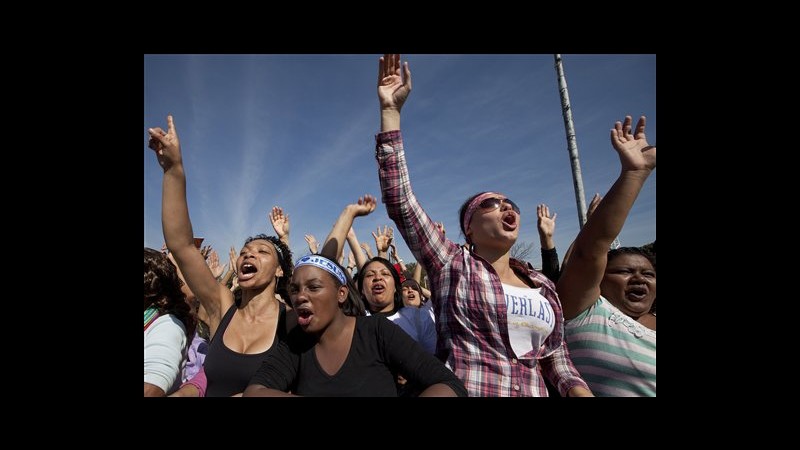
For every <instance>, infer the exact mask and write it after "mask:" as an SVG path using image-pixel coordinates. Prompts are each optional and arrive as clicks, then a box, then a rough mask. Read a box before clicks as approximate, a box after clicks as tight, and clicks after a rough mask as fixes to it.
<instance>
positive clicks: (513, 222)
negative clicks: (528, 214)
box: [501, 212, 517, 231]
mask: <svg viewBox="0 0 800 450" xmlns="http://www.w3.org/2000/svg"><path fill="white" fill-rule="evenodd" d="M501 220H502V221H503V229H505V230H509V231H512V230H516V229H517V215H516V214H514V213H513V212H507V213H505V214H503V217H502V219H501Z"/></svg>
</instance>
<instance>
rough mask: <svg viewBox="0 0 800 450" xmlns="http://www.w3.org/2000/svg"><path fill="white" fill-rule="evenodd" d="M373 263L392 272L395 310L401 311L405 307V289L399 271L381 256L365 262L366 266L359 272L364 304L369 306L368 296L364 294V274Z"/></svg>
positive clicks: (359, 285)
mask: <svg viewBox="0 0 800 450" xmlns="http://www.w3.org/2000/svg"><path fill="white" fill-rule="evenodd" d="M373 262H379V263H381V264H383V265H384V266H386V268H387V269H389V272H391V274H392V278H393V279H394V310H395V311H397V310H399V309H400V308H402V307H403V306H405V305H404V304H403V287H402V284H401V283H400V275H398V273H397V270H395V268H394V266H393V265H392V263H390V262H389V261H388V260H387V259H385V258H381V257H380V256H376V257H374V258H371V259H368V260H367V262H365V263H364V265H363V266H361V270H359V271H358V292H359V293H361V295H364V299H365V301H364V304H365V305H369V302H368V301H366V295H365V294H364V291H363V289H364V273H365V271H366V268H367V265H369V264H370V263H373ZM367 307H369V306H367Z"/></svg>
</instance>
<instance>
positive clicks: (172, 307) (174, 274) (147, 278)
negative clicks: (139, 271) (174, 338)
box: [144, 247, 197, 339]
mask: <svg viewBox="0 0 800 450" xmlns="http://www.w3.org/2000/svg"><path fill="white" fill-rule="evenodd" d="M182 285H183V281H181V279H180V277H178V270H177V269H176V268H175V265H174V264H172V262H171V261H170V260H169V259H167V256H166V255H164V254H163V253H161V252H160V251H158V250H154V249H152V248H147V247H145V248H144V309H147V308H149V307H151V306H155V307H156V308H158V312H159V314H172V315H173V316H175V317H177V318H178V319H179V320H180V321H181V322H183V326H184V328H185V329H186V336H187V337H188V338H189V339H192V337H193V336H194V330H195V327H196V326H197V322H196V320H195V318H194V316H193V315H192V313H191V308H190V307H189V304H188V303H187V302H186V296H185V295H184V294H183V292H182V291H181V286H182Z"/></svg>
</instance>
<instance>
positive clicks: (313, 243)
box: [305, 234, 319, 253]
mask: <svg viewBox="0 0 800 450" xmlns="http://www.w3.org/2000/svg"><path fill="white" fill-rule="evenodd" d="M305 238H306V242H307V243H308V250H309V251H311V253H317V248H318V247H319V244H318V243H317V238H315V237H314V235H313V234H307V235H305Z"/></svg>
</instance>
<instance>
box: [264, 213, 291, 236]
mask: <svg viewBox="0 0 800 450" xmlns="http://www.w3.org/2000/svg"><path fill="white" fill-rule="evenodd" d="M268 218H269V221H270V222H271V223H272V228H273V229H274V230H275V234H277V235H278V238H279V239H280V240H282V241H283V243H284V244H286V245H289V215H288V214H284V213H283V208H281V207H280V206H273V207H272V211H271V212H270V213H269V215H268Z"/></svg>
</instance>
